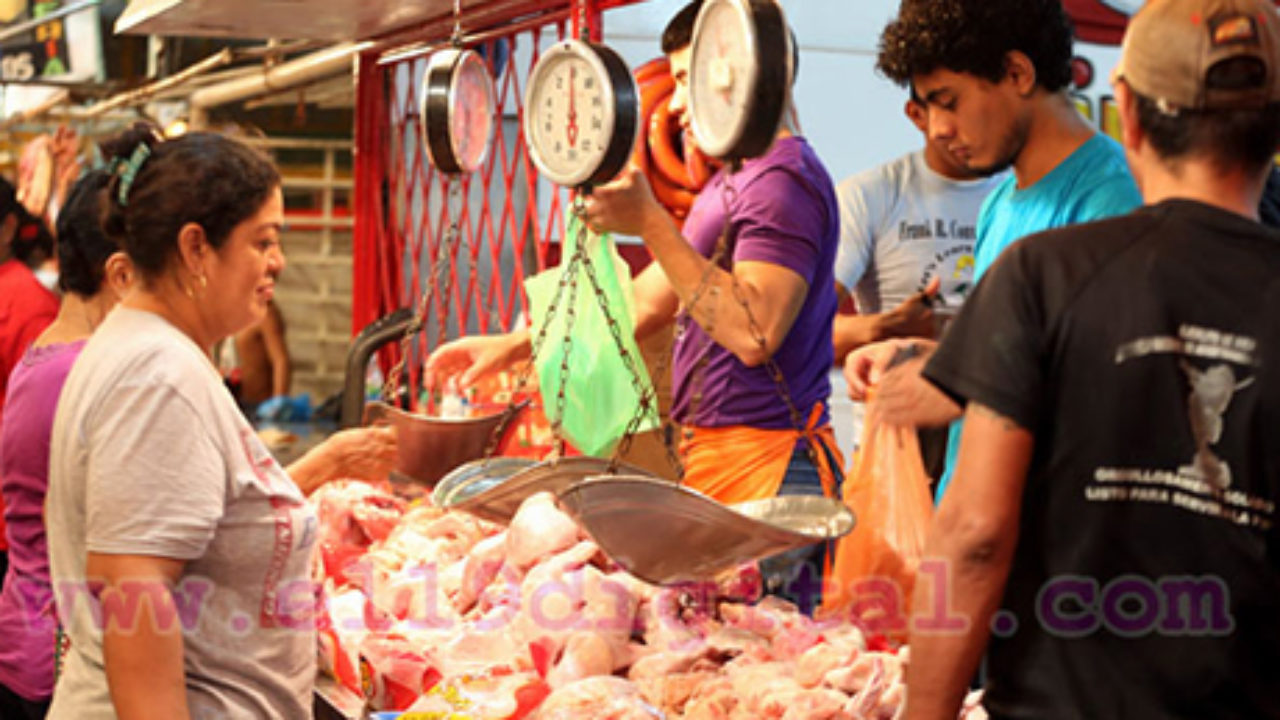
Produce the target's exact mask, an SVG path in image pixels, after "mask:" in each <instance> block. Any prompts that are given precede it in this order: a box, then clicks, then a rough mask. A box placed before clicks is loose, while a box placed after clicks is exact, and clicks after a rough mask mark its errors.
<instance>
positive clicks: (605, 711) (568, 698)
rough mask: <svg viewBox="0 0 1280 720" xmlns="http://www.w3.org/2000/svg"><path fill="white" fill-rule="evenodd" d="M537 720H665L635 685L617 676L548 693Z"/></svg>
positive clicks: (582, 682)
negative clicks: (548, 695)
mask: <svg viewBox="0 0 1280 720" xmlns="http://www.w3.org/2000/svg"><path fill="white" fill-rule="evenodd" d="M538 720H664V718H663V716H662V713H661V712H659V711H658V709H657V708H655V707H653V706H652V705H650V704H649V703H647V702H645V699H644V697H643V696H642V695H641V694H640V689H639V688H638V687H636V686H635V684H634V683H630V682H628V681H626V680H623V679H622V678H616V677H593V678H587V679H586V680H579V681H577V682H575V683H571V684H569V685H566V686H564V687H562V688H560V689H559V690H556V691H555V692H553V693H551V695H550V697H548V698H547V699H546V702H544V703H543V704H542V707H541V708H539V709H538Z"/></svg>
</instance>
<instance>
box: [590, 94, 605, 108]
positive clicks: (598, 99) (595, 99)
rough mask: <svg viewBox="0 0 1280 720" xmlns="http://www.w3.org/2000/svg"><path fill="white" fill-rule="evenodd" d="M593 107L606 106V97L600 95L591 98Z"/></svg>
mask: <svg viewBox="0 0 1280 720" xmlns="http://www.w3.org/2000/svg"><path fill="white" fill-rule="evenodd" d="M591 107H604V98H602V97H600V96H599V95H597V96H595V97H593V98H591Z"/></svg>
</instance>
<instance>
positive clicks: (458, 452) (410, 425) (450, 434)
mask: <svg viewBox="0 0 1280 720" xmlns="http://www.w3.org/2000/svg"><path fill="white" fill-rule="evenodd" d="M526 405H528V401H523V402H520V403H517V404H516V405H514V406H512V407H509V408H507V409H505V410H503V411H502V412H499V413H495V414H493V415H485V416H483V417H476V418H436V417H427V416H425V415H418V414H415V413H408V412H405V411H403V410H401V409H399V408H395V407H392V406H390V405H387V404H386V403H381V402H373V403H369V404H368V405H367V406H365V409H364V424H365V425H375V424H383V425H390V426H391V427H393V428H395V430H396V453H397V455H398V457H397V459H396V467H395V471H396V472H397V473H398V474H399V475H401V476H402V477H406V478H409V479H410V480H412V481H414V482H418V483H421V484H423V485H426V486H428V487H430V486H434V485H435V484H436V483H437V482H438V481H439V480H440V478H442V477H444V475H445V473H447V472H449V471H450V470H452V469H454V468H456V467H458V466H459V465H461V464H463V463H465V462H467V461H470V460H477V459H479V458H482V457H484V454H485V451H486V450H487V449H488V448H489V444H490V442H491V441H492V439H493V437H494V434H495V433H496V434H497V435H498V436H499V442H501V436H502V435H503V434H504V433H506V430H507V427H508V426H509V425H510V422H511V420H512V419H513V418H515V416H516V414H517V413H519V412H520V411H521V410H523V409H524V407H525V406H526ZM495 447H496V444H495Z"/></svg>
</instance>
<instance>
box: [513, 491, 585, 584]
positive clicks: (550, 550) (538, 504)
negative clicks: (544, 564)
mask: <svg viewBox="0 0 1280 720" xmlns="http://www.w3.org/2000/svg"><path fill="white" fill-rule="evenodd" d="M580 535H581V531H580V530H579V529H578V524H577V523H575V522H574V521H573V518H571V517H569V516H568V515H566V514H565V513H564V512H563V511H561V510H560V508H559V507H557V506H556V499H555V496H554V495H552V494H551V493H548V492H540V493H537V494H535V495H532V496H530V497H529V499H528V500H525V501H524V502H523V503H522V504H521V505H520V508H519V509H518V510H516V514H515V515H514V516H513V517H512V518H511V527H510V528H509V529H508V530H507V562H508V563H510V564H511V565H513V566H515V567H517V568H519V569H521V570H527V569H528V568H530V567H532V566H533V565H534V564H535V563H537V562H538V561H539V560H544V559H546V558H549V557H551V556H552V555H555V554H556V553H558V552H561V551H563V550H568V549H569V548H571V547H573V545H574V543H576V542H577V541H578V538H579V536H580Z"/></svg>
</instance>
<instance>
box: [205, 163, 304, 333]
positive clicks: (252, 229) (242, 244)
mask: <svg viewBox="0 0 1280 720" xmlns="http://www.w3.org/2000/svg"><path fill="white" fill-rule="evenodd" d="M283 226H284V197H283V195H282V194H281V192H280V188H278V187H277V188H276V189H274V190H272V191H271V194H270V195H268V196H267V200H266V202H264V203H263V204H262V207H260V208H258V211H257V212H256V213H254V214H253V215H251V216H250V217H248V218H247V219H245V220H244V221H242V222H241V223H240V224H239V225H236V226H235V228H234V229H232V231H231V235H230V236H229V237H228V238H227V241H226V243H224V244H223V246H222V247H221V248H220V249H219V250H218V251H217V252H215V253H213V256H212V260H211V261H210V262H209V264H208V266H207V268H208V287H207V288H206V289H205V291H204V292H205V295H204V297H205V305H206V312H207V313H209V314H210V315H209V317H210V319H211V320H212V321H213V324H214V325H216V326H217V327H218V328H219V330H221V331H222V332H221V333H220V337H225V336H227V335H231V334H233V333H237V332H239V331H241V330H244V329H245V328H247V327H249V326H251V325H253V324H254V323H256V322H258V321H259V320H261V319H262V318H263V317H264V316H265V315H266V314H267V303H268V302H269V301H270V300H271V298H272V296H273V295H274V294H275V285H276V278H277V277H279V276H280V271H281V270H283V269H284V264H285V263H284V252H283V250H282V249H281V247H280V231H281V229H282V228H283Z"/></svg>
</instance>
